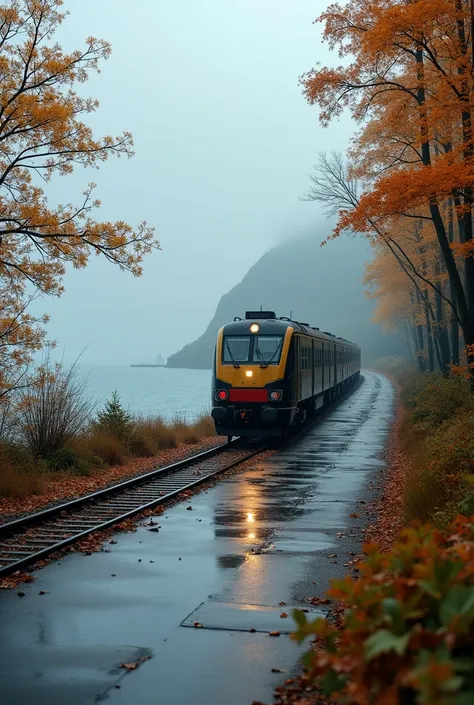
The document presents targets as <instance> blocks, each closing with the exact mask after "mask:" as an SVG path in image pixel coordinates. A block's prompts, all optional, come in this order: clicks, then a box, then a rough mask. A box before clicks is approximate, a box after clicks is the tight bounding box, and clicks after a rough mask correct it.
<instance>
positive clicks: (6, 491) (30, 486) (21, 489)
mask: <svg viewBox="0 0 474 705" xmlns="http://www.w3.org/2000/svg"><path fill="white" fill-rule="evenodd" d="M43 487H44V472H43V471H42V468H39V467H38V466H35V464H34V463H33V462H32V461H31V462H30V463H25V464H24V465H22V464H19V463H18V462H15V460H14V459H13V458H11V457H10V454H9V453H8V452H6V450H5V449H4V448H0V497H15V498H16V497H17V498H22V497H27V496H29V495H34V494H41V493H42V491H43Z"/></svg>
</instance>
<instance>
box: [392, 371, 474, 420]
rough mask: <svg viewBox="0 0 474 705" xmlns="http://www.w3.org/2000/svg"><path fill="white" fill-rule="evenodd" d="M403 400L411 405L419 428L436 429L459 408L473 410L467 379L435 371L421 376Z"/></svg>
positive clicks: (459, 409)
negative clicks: (446, 375)
mask: <svg viewBox="0 0 474 705" xmlns="http://www.w3.org/2000/svg"><path fill="white" fill-rule="evenodd" d="M406 402H407V405H408V406H409V407H411V408H412V409H413V421H414V423H415V424H416V426H418V428H419V429H420V430H422V431H431V430H432V429H436V428H437V427H438V426H439V425H440V424H442V423H443V421H447V420H448V419H451V418H453V417H454V416H455V415H456V414H457V413H458V412H460V411H462V410H468V409H472V410H473V411H474V406H473V401H472V397H471V394H470V392H469V386H468V382H467V381H466V380H464V379H461V378H460V377H454V378H453V377H450V378H445V377H442V376H441V375H438V374H431V375H428V376H423V377H421V378H420V379H419V380H418V381H417V383H416V384H415V386H414V388H413V390H412V391H411V393H409V394H408V396H407V400H406Z"/></svg>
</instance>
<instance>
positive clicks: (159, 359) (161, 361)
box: [130, 353, 166, 367]
mask: <svg viewBox="0 0 474 705" xmlns="http://www.w3.org/2000/svg"><path fill="white" fill-rule="evenodd" d="M130 367H166V362H165V360H164V359H163V358H162V357H161V355H160V353H158V355H157V356H156V362H153V363H139V364H135V365H130Z"/></svg>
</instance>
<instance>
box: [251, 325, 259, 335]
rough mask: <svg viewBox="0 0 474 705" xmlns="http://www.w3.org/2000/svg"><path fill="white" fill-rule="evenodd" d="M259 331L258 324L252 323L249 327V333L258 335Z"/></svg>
mask: <svg viewBox="0 0 474 705" xmlns="http://www.w3.org/2000/svg"><path fill="white" fill-rule="evenodd" d="M259 330H260V326H259V325H258V323H252V325H251V326H250V332H251V333H258V331H259Z"/></svg>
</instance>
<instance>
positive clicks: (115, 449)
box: [74, 432, 127, 465]
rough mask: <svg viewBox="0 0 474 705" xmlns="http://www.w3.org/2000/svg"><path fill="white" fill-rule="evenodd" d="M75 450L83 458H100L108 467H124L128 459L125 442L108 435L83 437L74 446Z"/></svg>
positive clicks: (94, 434) (99, 434)
mask: <svg viewBox="0 0 474 705" xmlns="http://www.w3.org/2000/svg"><path fill="white" fill-rule="evenodd" d="M74 449H75V450H76V451H77V453H78V455H79V456H80V457H81V458H84V459H93V458H100V460H101V461H102V462H103V463H106V464H107V465H123V464H124V463H125V462H126V459H127V449H126V447H125V445H124V443H123V441H121V440H120V439H119V438H116V437H115V436H111V435H110V434H108V433H100V432H97V433H90V434H86V435H83V436H81V438H80V439H78V441H77V442H76V443H75V444H74Z"/></svg>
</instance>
